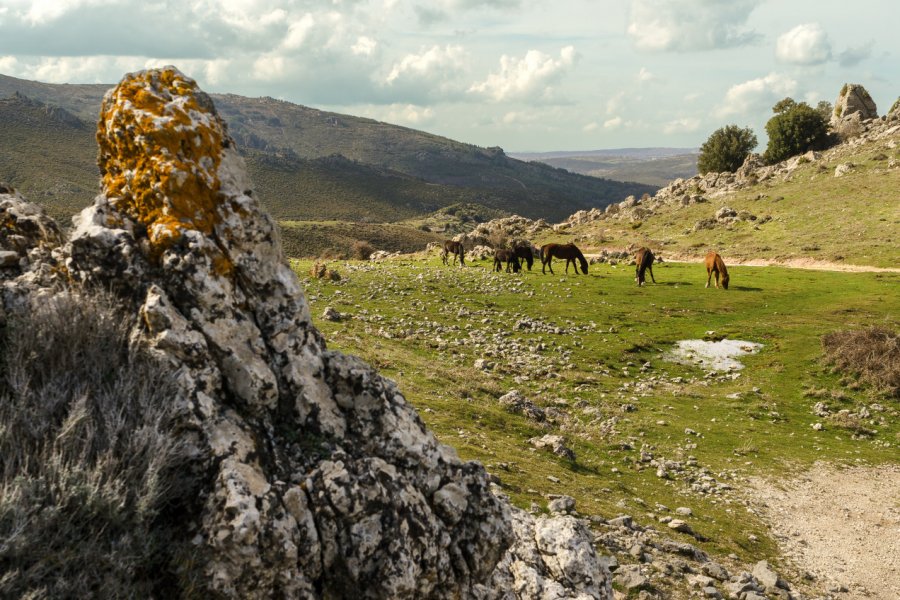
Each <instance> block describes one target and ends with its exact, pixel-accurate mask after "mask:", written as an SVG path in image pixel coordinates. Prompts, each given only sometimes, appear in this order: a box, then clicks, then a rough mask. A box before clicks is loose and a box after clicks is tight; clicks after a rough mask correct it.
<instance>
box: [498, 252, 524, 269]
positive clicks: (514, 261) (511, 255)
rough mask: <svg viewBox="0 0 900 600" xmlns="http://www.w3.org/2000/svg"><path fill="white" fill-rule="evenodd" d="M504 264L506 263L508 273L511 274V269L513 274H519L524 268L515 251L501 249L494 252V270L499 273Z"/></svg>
mask: <svg viewBox="0 0 900 600" xmlns="http://www.w3.org/2000/svg"><path fill="white" fill-rule="evenodd" d="M504 262H506V272H507V273H509V270H510V268H511V269H512V272H513V273H518V272H519V271H521V270H522V266H521V265H520V264H519V257H518V256H517V255H516V253H515V251H514V250H506V249H503V248H500V249H498V250H495V251H494V270H495V271H497V272H498V273H499V272H500V270H501V267H502V266H503V263H504Z"/></svg>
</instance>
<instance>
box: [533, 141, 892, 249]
mask: <svg viewBox="0 0 900 600" xmlns="http://www.w3.org/2000/svg"><path fill="white" fill-rule="evenodd" d="M892 161H893V162H892ZM898 161H900V131H897V132H894V133H893V134H891V135H889V136H887V137H885V138H883V139H880V140H874V141H869V142H866V143H853V144H845V145H842V146H839V147H836V148H834V149H832V150H829V151H827V152H825V153H823V154H822V156H821V158H819V159H818V160H815V161H812V162H810V161H806V162H804V161H799V165H798V166H797V167H796V169H795V170H793V171H792V172H791V173H790V174H788V175H787V177H782V176H777V177H773V178H772V179H769V180H767V181H763V182H762V183H759V184H756V185H753V186H751V187H748V188H746V189H742V190H739V191H735V192H729V193H726V194H724V195H716V194H704V193H702V192H700V191H699V190H697V191H696V192H695V193H697V194H698V195H701V196H703V197H707V198H708V202H702V203H697V204H691V205H688V206H682V205H680V204H667V205H665V206H662V207H657V208H653V209H652V210H653V214H647V215H645V216H635V215H631V216H628V217H625V218H621V217H619V218H604V219H601V220H596V221H593V222H591V223H586V224H582V225H576V226H574V227H573V228H571V229H570V230H567V231H566V235H564V236H563V237H565V238H567V239H575V240H578V241H579V243H581V244H583V245H584V246H585V247H586V248H588V249H589V250H598V249H600V248H605V247H609V248H622V247H625V246H628V245H648V246H650V247H651V248H654V249H655V250H658V251H659V252H660V253H661V254H662V255H663V256H669V257H672V256H677V255H683V256H693V257H700V256H702V255H704V254H705V253H706V251H707V249H716V250H718V251H719V252H720V253H721V254H722V255H723V256H724V257H725V260H726V263H727V262H728V260H729V259H731V260H750V259H769V260H774V261H791V260H798V259H803V260H811V261H825V262H836V263H845V264H852V265H871V266H877V267H897V266H898V261H900V233H898V232H900V196H898V194H897V190H900V167H898V166H897V162H898ZM848 163H849V164H852V165H853V167H852V168H851V170H850V171H849V172H848V173H846V174H845V175H843V176H841V177H835V169H836V168H837V166H838V165H842V164H848ZM892 165H893V166H892ZM726 206H727V207H729V208H732V209H733V210H734V211H737V212H738V213H741V212H742V211H746V212H745V216H746V218H744V219H741V220H738V221H735V222H733V223H730V224H729V223H724V222H716V220H715V219H714V218H713V217H714V215H715V214H716V212H717V211H718V210H719V209H721V208H722V207H726ZM750 216H752V217H755V219H753V220H751V219H750ZM560 235H561V234H554V235H553V236H548V237H551V238H554V239H556V238H558V237H560Z"/></svg>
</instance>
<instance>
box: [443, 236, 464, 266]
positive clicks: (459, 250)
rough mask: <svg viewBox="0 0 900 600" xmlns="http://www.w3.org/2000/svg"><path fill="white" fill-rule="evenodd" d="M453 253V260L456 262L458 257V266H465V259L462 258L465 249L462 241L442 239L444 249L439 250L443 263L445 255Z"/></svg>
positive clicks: (445, 262)
mask: <svg viewBox="0 0 900 600" xmlns="http://www.w3.org/2000/svg"><path fill="white" fill-rule="evenodd" d="M448 254H452V255H453V262H454V263H455V262H456V259H457V258H458V259H459V266H461V267H464V266H466V261H465V259H464V257H465V254H466V249H465V248H464V247H463V244H462V242H457V241H455V240H445V241H444V249H443V250H441V260H442V261H444V264H445V265H446V264H447V255H448Z"/></svg>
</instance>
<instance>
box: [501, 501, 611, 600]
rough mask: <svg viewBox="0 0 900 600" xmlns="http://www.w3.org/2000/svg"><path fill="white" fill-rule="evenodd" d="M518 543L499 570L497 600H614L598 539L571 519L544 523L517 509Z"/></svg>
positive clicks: (560, 517)
mask: <svg viewBox="0 0 900 600" xmlns="http://www.w3.org/2000/svg"><path fill="white" fill-rule="evenodd" d="M512 518H513V530H514V532H515V539H516V541H515V542H514V543H513V545H512V547H511V548H510V549H509V551H508V552H507V554H506V555H505V556H504V557H503V560H502V561H501V562H500V564H499V565H498V566H497V570H496V571H495V572H494V575H493V579H492V581H491V588H492V591H491V592H490V593H489V594H488V597H489V598H491V599H498V600H499V599H503V600H511V599H513V598H521V599H522V600H524V599H526V598H527V599H533V600H566V599H578V600H589V599H605V598H612V597H613V595H612V587H611V581H610V579H611V577H610V574H609V569H607V567H606V566H605V565H603V564H601V562H600V560H599V559H598V558H597V554H596V552H595V550H594V543H593V541H594V540H593V535H592V534H591V532H590V531H589V530H588V529H587V528H586V527H584V525H582V524H581V523H579V522H578V521H577V520H576V519H574V518H573V517H569V516H555V517H538V518H537V519H534V518H532V517H530V515H528V514H526V513H525V512H524V511H521V510H518V509H513V512H512Z"/></svg>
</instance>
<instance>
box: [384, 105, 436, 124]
mask: <svg viewBox="0 0 900 600" xmlns="http://www.w3.org/2000/svg"><path fill="white" fill-rule="evenodd" d="M385 120H386V121H387V122H388V123H399V124H402V125H419V126H421V125H424V124H426V123H431V122H432V121H434V109H432V108H431V107H428V106H416V105H414V104H406V105H394V106H390V107H389V108H388V111H387V112H386V113H385Z"/></svg>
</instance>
